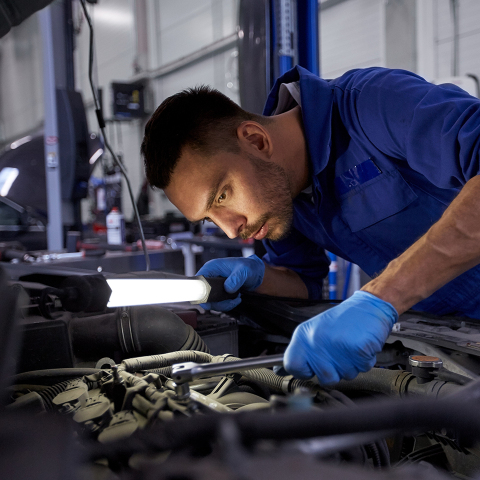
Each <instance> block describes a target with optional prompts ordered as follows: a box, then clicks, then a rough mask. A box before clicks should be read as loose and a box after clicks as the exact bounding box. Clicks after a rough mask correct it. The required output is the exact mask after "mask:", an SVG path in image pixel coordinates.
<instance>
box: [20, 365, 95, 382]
mask: <svg viewBox="0 0 480 480" xmlns="http://www.w3.org/2000/svg"><path fill="white" fill-rule="evenodd" d="M99 372H101V370H100V369H98V368H54V369H49V370H35V371H32V372H23V373H19V374H17V375H15V376H14V377H13V379H12V382H11V384H14V385H17V384H21V383H30V384H32V385H56V384H58V383H61V382H64V381H66V380H73V379H76V378H79V377H83V376H85V375H92V374H94V373H99Z"/></svg>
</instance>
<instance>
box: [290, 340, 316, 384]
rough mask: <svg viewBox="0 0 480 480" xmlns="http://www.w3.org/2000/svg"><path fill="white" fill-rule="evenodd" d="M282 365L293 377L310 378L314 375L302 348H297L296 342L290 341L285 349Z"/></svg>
mask: <svg viewBox="0 0 480 480" xmlns="http://www.w3.org/2000/svg"><path fill="white" fill-rule="evenodd" d="M283 366H284V368H285V370H286V371H287V372H288V373H290V375H293V376H294V377H295V378H311V377H313V375H314V372H313V370H312V369H311V368H310V366H309V365H308V363H307V361H306V360H305V354H304V351H303V348H299V345H298V344H296V343H294V344H292V343H291V344H290V345H289V346H288V347H287V349H286V350H285V354H284V356H283Z"/></svg>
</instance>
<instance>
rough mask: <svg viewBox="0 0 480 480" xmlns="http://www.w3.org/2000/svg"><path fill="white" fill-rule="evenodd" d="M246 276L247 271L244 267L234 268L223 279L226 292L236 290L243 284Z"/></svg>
mask: <svg viewBox="0 0 480 480" xmlns="http://www.w3.org/2000/svg"><path fill="white" fill-rule="evenodd" d="M247 278H248V271H247V269H246V268H236V269H234V270H233V272H232V273H231V274H230V276H229V277H228V278H227V279H226V280H225V284H224V288H225V290H226V291H227V292H228V293H233V292H236V291H237V290H240V288H241V287H242V286H243V285H244V283H245V282H246V280H247Z"/></svg>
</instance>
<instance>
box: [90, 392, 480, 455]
mask: <svg viewBox="0 0 480 480" xmlns="http://www.w3.org/2000/svg"><path fill="white" fill-rule="evenodd" d="M228 418H229V419H230V420H229V421H233V422H235V423H236V425H237V427H238V428H239V433H240V435H241V437H242V439H244V440H245V441H247V442H249V441H256V440H259V439H270V440H277V441H278V440H293V439H302V438H312V437H321V436H330V435H342V434H352V433H365V432H384V431H416V432H425V431H431V430H441V429H442V428H447V429H450V428H451V429H454V430H455V431H456V432H458V433H459V434H460V435H461V437H462V439H463V441H464V442H470V443H471V442H472V441H473V440H478V439H480V418H478V404H477V403H476V402H468V403H467V402H464V403H463V404H462V405H461V408H459V404H458V400H456V401H452V400H447V399H445V400H438V401H432V400H401V401H400V400H394V401H392V400H391V399H388V400H387V401H381V402H379V401H375V402H369V403H368V404H363V405H358V406H357V408H352V409H344V408H341V409H340V408H339V409H328V410H317V409H312V410H308V411H299V412H291V411H290V412H289V411H285V412H284V411H280V412H278V413H276V414H275V415H266V414H265V413H264V412H263V413H261V412H249V413H245V414H241V413H240V414H238V415H229V417H228ZM222 420H223V415H221V414H219V415H215V416H212V415H209V416H200V415H198V416H194V417H191V418H179V419H178V420H176V421H175V422H166V423H162V424H158V425H154V426H152V428H151V429H148V430H141V431H137V432H135V434H133V435H132V436H131V437H130V438H128V439H124V440H122V441H119V442H114V443H113V442H112V443H111V444H108V445H95V446H93V447H92V450H91V457H92V458H93V459H97V458H102V457H106V458H112V459H113V458H119V457H121V456H123V455H130V454H133V453H135V452H137V451H141V452H143V453H146V451H148V450H150V451H164V450H172V449H175V448H180V447H185V446H187V445H192V444H196V443H199V442H202V443H205V442H207V441H211V440H213V439H214V438H215V437H216V435H217V433H218V428H219V424H220V423H219V422H221V421H222Z"/></svg>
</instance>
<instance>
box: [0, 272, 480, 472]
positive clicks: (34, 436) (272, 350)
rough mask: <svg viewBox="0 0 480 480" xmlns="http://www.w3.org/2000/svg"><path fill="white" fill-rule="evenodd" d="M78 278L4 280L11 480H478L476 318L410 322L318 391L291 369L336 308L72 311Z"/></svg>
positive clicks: (479, 347) (0, 420)
mask: <svg viewBox="0 0 480 480" xmlns="http://www.w3.org/2000/svg"><path fill="white" fill-rule="evenodd" d="M77 273H78V272H77ZM71 275H72V272H71V271H66V270H65V271H62V270H55V269H43V270H42V269H37V270H35V269H32V268H30V267H29V268H27V267H21V268H20V267H18V266H15V265H11V266H10V265H9V266H8V267H5V271H3V272H2V279H1V283H0V298H2V308H1V311H0V318H1V319H0V332H1V338H2V339H3V340H2V351H1V353H0V388H1V392H2V397H1V398H2V401H1V403H2V408H1V410H0V424H1V428H0V444H1V445H2V450H1V452H2V453H1V455H0V478H2V479H16V478H22V479H25V478H29V479H49V480H50V479H65V478H68V479H87V478H88V479H99V480H103V479H108V480H110V479H140V478H142V479H165V480H167V479H168V480H186V479H191V480H203V479H205V480H206V479H212V480H213V479H245V480H246V479H257V478H258V479H260V478H261V479H264V478H274V479H278V480H282V479H291V478H302V479H310V478H311V479H313V478H322V479H334V478H342V479H347V480H348V479H387V478H388V479H413V478H418V477H420V478H422V479H432V480H433V479H435V480H441V479H448V478H464V479H470V478H471V479H475V478H480V477H479V476H478V475H479V473H480V449H479V443H478V442H479V440H480V423H479V422H478V420H477V418H478V403H479V400H480V380H479V378H480V377H479V375H480V321H477V320H475V319H468V318H455V317H436V316H432V315H426V314H422V313H418V312H407V313H406V314H404V315H402V316H401V318H400V320H399V322H398V323H397V324H396V325H395V329H394V331H393V332H392V333H391V335H390V337H389V338H388V340H387V343H386V345H385V347H384V349H383V351H382V352H381V353H380V354H379V355H378V356H377V365H376V367H375V368H373V369H372V370H371V371H369V372H366V373H362V374H360V375H358V377H357V378H355V379H354V380H351V381H345V380H343V381H341V382H339V383H338V384H335V385H330V386H321V385H319V384H318V382H316V380H315V378H313V379H310V380H301V379H296V378H294V377H292V376H291V375H289V374H288V372H286V371H285V370H284V369H283V367H282V366H281V363H282V362H281V359H282V353H283V351H284V350H285V348H286V345H287V344H288V341H289V338H290V336H291V334H292V332H293V330H294V328H295V326H296V325H298V324H299V323H300V322H302V321H304V320H306V319H308V318H311V317H312V316H314V315H315V314H318V313H320V312H321V311H323V310H325V309H328V308H331V307H332V306H334V303H332V302H331V301H324V302H307V301H298V300H294V299H278V298H272V297H265V296H261V295H256V294H250V295H243V297H242V298H243V301H242V304H241V305H240V307H238V308H237V309H235V310H233V311H232V312H229V314H228V315H227V314H223V313H219V312H207V311H204V310H203V309H201V308H200V307H197V306H185V305H183V304H178V305H174V304H172V305H164V306H156V305H155V306H141V307H128V308H127V307H124V308H115V309H106V310H103V311H98V310H95V308H93V310H92V311H85V310H81V311H73V312H72V311H68V310H67V309H66V308H65V307H66V306H68V302H65V301H64V302H63V303H62V299H61V298H59V297H58V296H56V295H55V292H57V291H58V290H55V289H56V288H57V287H58V285H60V284H61V282H62V281H63V280H64V279H65V277H67V276H71ZM86 310H88V309H86Z"/></svg>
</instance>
